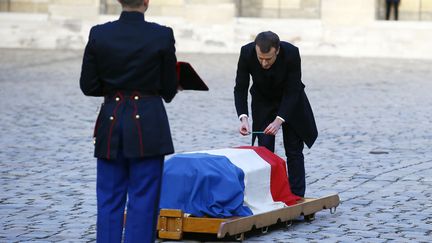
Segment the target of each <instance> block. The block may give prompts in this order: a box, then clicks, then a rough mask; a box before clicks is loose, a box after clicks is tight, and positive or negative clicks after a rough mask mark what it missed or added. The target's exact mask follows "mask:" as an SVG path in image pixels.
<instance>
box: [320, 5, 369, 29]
mask: <svg viewBox="0 0 432 243" xmlns="http://www.w3.org/2000/svg"><path fill="white" fill-rule="evenodd" d="M375 18H376V9H375V0H321V19H322V22H323V24H324V25H329V26H358V25H368V24H370V23H371V22H373V21H375Z"/></svg>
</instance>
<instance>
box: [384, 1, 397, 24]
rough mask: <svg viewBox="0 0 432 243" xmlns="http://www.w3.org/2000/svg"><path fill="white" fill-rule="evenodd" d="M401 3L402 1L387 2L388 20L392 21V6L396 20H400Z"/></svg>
mask: <svg viewBox="0 0 432 243" xmlns="http://www.w3.org/2000/svg"><path fill="white" fill-rule="evenodd" d="M399 3H400V1H394V0H386V20H389V19H390V10H391V7H392V6H393V9H394V18H395V20H398V19H399Z"/></svg>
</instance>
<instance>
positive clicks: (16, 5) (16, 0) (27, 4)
mask: <svg viewBox="0 0 432 243" xmlns="http://www.w3.org/2000/svg"><path fill="white" fill-rule="evenodd" d="M49 1H50V0H9V1H0V6H1V9H2V11H10V12H25V13H46V12H47V8H48V4H49Z"/></svg>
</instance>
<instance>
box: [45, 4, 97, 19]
mask: <svg viewBox="0 0 432 243" xmlns="http://www.w3.org/2000/svg"><path fill="white" fill-rule="evenodd" d="M49 1H50V3H49V6H48V13H49V15H50V16H51V17H52V18H71V19H81V20H85V19H95V18H97V17H98V16H99V3H100V0H49Z"/></svg>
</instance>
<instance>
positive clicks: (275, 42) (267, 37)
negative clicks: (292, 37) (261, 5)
mask: <svg viewBox="0 0 432 243" xmlns="http://www.w3.org/2000/svg"><path fill="white" fill-rule="evenodd" d="M279 43H280V40H279V36H278V35H276V34H275V33H273V32H271V31H264V32H261V33H259V34H258V35H257V37H256V38H255V45H257V46H258V47H259V49H260V50H261V52H263V53H267V52H269V51H270V50H271V48H272V47H274V48H276V50H279Z"/></svg>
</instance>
